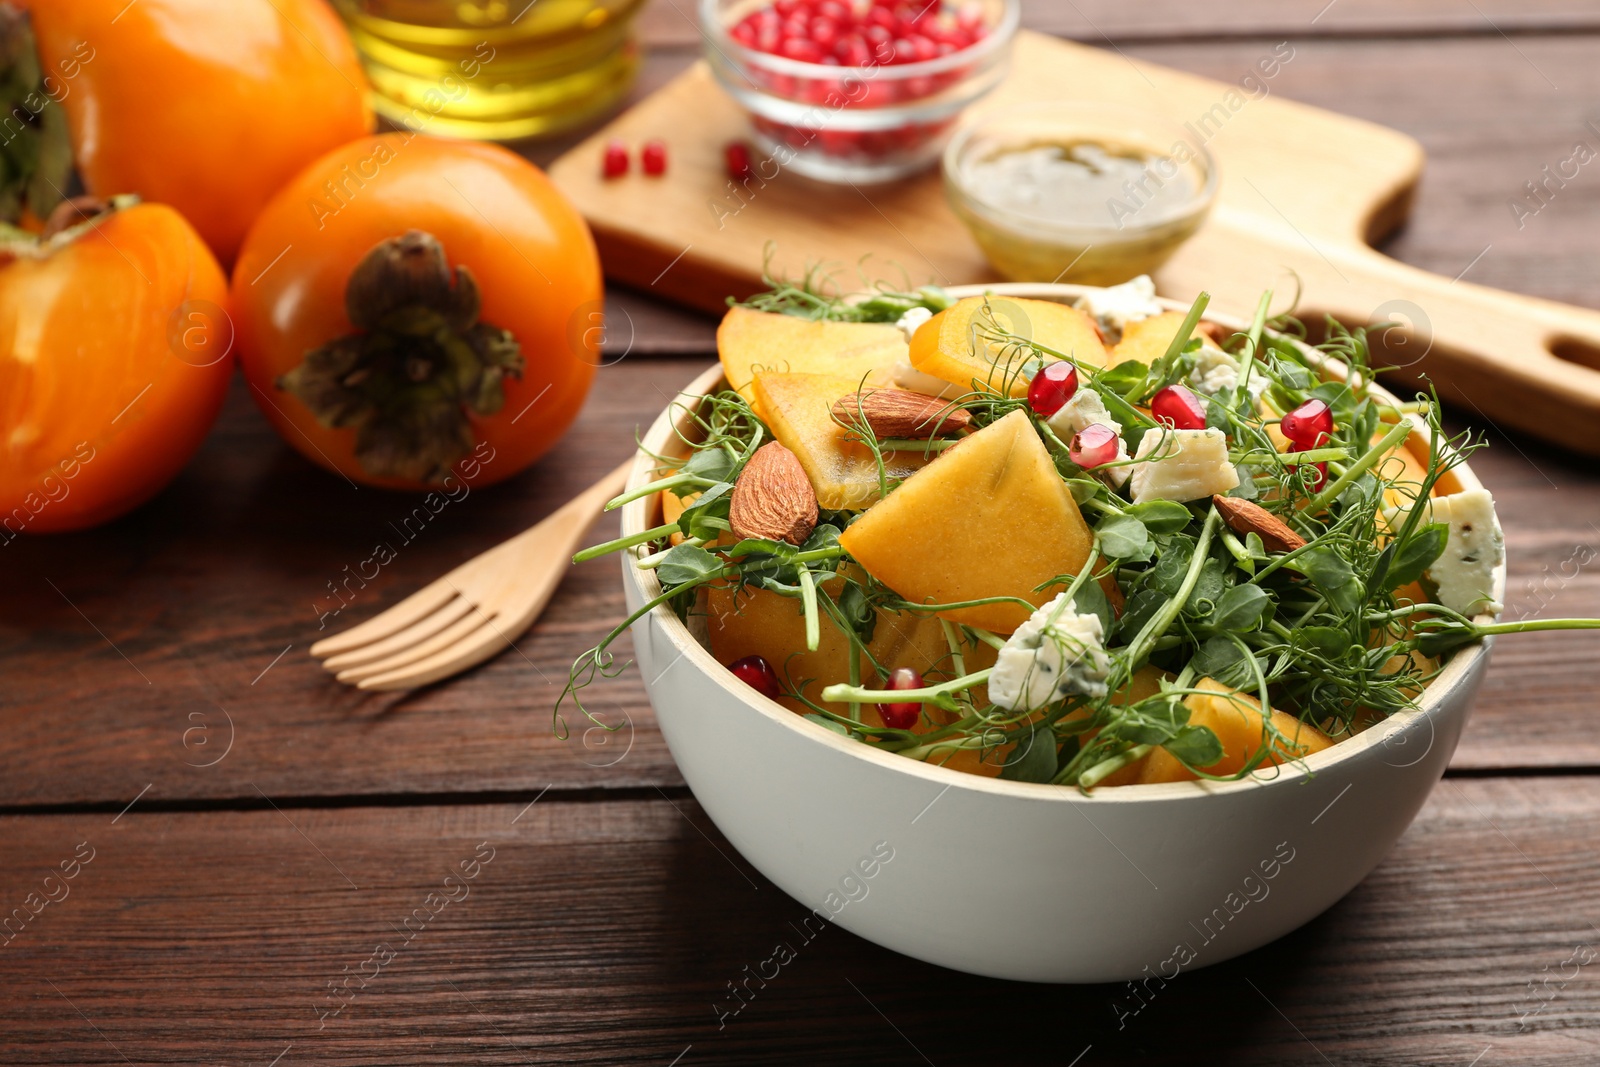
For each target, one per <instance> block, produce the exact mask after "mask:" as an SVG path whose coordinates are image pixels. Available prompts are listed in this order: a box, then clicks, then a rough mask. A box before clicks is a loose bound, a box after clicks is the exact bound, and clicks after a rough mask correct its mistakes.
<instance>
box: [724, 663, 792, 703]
mask: <svg viewBox="0 0 1600 1067" xmlns="http://www.w3.org/2000/svg"><path fill="white" fill-rule="evenodd" d="M728 669H729V670H730V671H732V672H733V676H734V677H735V678H737V679H739V681H741V682H743V683H744V684H745V685H748V686H749V687H750V688H751V689H754V690H755V691H756V692H758V693H760V694H761V695H762V696H764V697H769V698H773V699H776V698H777V696H778V694H779V693H781V692H782V691H783V688H782V686H780V685H779V684H778V672H777V671H774V670H773V669H772V664H770V663H768V662H767V661H766V659H765V658H763V657H761V656H746V657H744V659H736V660H734V661H733V662H732V663H730V664H728Z"/></svg>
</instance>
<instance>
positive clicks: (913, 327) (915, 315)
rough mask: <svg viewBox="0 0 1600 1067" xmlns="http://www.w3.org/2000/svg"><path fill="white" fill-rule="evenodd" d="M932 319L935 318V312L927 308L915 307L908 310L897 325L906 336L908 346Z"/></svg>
mask: <svg viewBox="0 0 1600 1067" xmlns="http://www.w3.org/2000/svg"><path fill="white" fill-rule="evenodd" d="M931 318H933V312H931V311H929V310H928V309H927V308H925V307H914V308H911V309H909V310H907V311H906V313H905V314H904V315H901V316H900V318H899V320H898V321H896V322H895V325H896V326H898V327H900V332H901V333H903V334H905V335H906V344H910V343H911V339H912V338H913V337H915V336H916V335H917V330H918V329H919V328H920V327H921V326H922V324H923V323H925V322H927V321H928V320H929V319H931Z"/></svg>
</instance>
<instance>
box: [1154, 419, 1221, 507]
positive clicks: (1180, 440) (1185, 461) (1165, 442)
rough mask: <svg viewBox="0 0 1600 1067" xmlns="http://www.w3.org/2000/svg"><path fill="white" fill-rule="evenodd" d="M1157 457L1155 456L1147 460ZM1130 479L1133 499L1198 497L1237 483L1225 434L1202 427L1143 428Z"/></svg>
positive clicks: (1187, 498) (1194, 498)
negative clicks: (1229, 457) (1181, 428)
mask: <svg viewBox="0 0 1600 1067" xmlns="http://www.w3.org/2000/svg"><path fill="white" fill-rule="evenodd" d="M1149 456H1158V457H1160V458H1157V459H1147V458H1146V457H1149ZM1133 458H1134V459H1136V460H1145V462H1143V463H1135V464H1134V465H1133V477H1132V478H1131V479H1130V480H1129V486H1130V488H1131V492H1132V496H1133V502H1134V503H1135V504H1143V503H1145V502H1146V501H1150V500H1176V501H1178V502H1179V503H1182V502H1184V501H1187V500H1200V499H1203V498H1205V497H1208V496H1212V495H1213V494H1216V493H1226V492H1227V491H1228V490H1230V489H1233V488H1235V487H1237V486H1238V484H1239V472H1238V471H1237V470H1236V469H1235V468H1234V466H1233V463H1232V461H1230V460H1229V459H1228V437H1227V435H1226V434H1224V433H1223V432H1222V431H1221V430H1219V429H1216V428H1215V427H1210V426H1208V427H1206V428H1205V429H1203V430H1169V429H1166V428H1164V427H1156V428H1155V429H1150V430H1146V431H1145V432H1144V436H1143V437H1141V438H1140V439H1139V450H1138V451H1137V452H1135V453H1134V457H1133Z"/></svg>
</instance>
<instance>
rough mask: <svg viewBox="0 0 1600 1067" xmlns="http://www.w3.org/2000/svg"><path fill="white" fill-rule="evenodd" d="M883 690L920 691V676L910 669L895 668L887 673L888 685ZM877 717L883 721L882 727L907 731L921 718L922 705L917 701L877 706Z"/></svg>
mask: <svg viewBox="0 0 1600 1067" xmlns="http://www.w3.org/2000/svg"><path fill="white" fill-rule="evenodd" d="M884 688H885V689H889V690H893V691H895V692H898V691H900V690H902V689H921V688H922V675H920V674H918V673H917V672H916V671H914V670H912V669H911V668H910V667H896V668H895V669H894V670H892V671H890V672H889V684H888V685H886V686H884ZM878 715H879V716H881V717H882V719H883V725H885V726H887V727H890V728H891V729H895V730H909V729H911V728H912V727H913V726H915V725H916V724H917V720H918V719H920V718H922V704H921V703H920V702H918V701H914V700H913V701H907V702H906V703H904V704H879V705H878Z"/></svg>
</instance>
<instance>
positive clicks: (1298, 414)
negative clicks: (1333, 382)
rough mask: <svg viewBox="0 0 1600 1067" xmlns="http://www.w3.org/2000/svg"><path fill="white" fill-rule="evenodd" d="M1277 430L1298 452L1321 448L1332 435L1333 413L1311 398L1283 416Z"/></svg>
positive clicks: (1324, 405) (1325, 405)
mask: <svg viewBox="0 0 1600 1067" xmlns="http://www.w3.org/2000/svg"><path fill="white" fill-rule="evenodd" d="M1278 429H1280V430H1282V431H1283V436H1285V437H1287V438H1288V439H1289V440H1290V442H1292V443H1293V444H1294V446H1295V448H1296V449H1297V450H1299V451H1302V452H1304V451H1307V450H1309V449H1313V448H1321V447H1322V446H1323V445H1325V444H1327V443H1328V439H1329V438H1330V437H1331V436H1332V435H1333V412H1332V411H1330V410H1328V405H1327V404H1325V403H1323V402H1322V401H1321V400H1317V399H1316V398H1314V397H1313V398H1312V399H1310V400H1307V401H1306V402H1305V403H1304V404H1301V405H1300V406H1299V407H1297V408H1295V409H1294V410H1293V411H1291V412H1289V414H1287V415H1285V416H1284V417H1283V419H1282V420H1281V421H1280V422H1279V423H1278Z"/></svg>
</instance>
